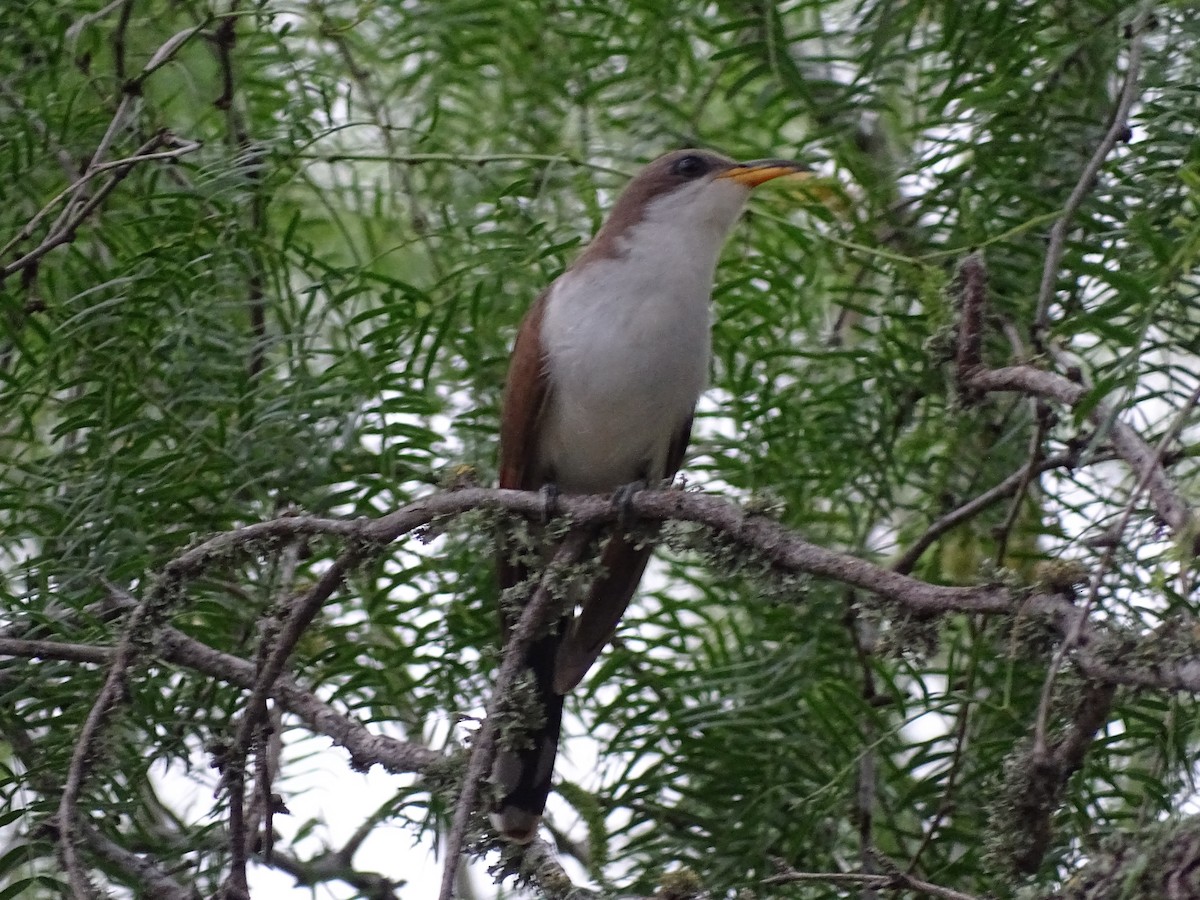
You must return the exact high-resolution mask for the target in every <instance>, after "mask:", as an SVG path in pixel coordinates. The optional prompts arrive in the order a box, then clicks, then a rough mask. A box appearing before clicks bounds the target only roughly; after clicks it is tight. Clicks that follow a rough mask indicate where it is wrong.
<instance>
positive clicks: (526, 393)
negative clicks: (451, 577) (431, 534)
mask: <svg viewBox="0 0 1200 900" xmlns="http://www.w3.org/2000/svg"><path fill="white" fill-rule="evenodd" d="M548 295H549V289H547V290H545V291H542V293H541V295H540V296H539V297H538V298H537V300H535V301H534V302H533V305H532V306H531V307H529V311H528V312H527V313H525V318H524V319H523V320H522V321H521V327H520V329H519V330H518V331H517V340H516V342H515V343H514V344H513V352H512V357H511V360H510V362H509V366H508V380H507V381H506V382H505V385H504V400H503V402H502V406H501V410H500V487H502V488H514V489H516V490H533V489H535V488H539V487H541V484H539V483H538V482H537V477H538V468H539V467H538V465H537V459H536V458H535V457H536V454H537V433H538V425H539V422H540V420H541V417H542V412H543V410H545V408H546V400H547V398H548V396H549V393H550V389H549V378H548V377H547V375H546V359H545V355H544V354H543V353H542V319H543V317H544V316H545V313H546V297H547V296H548ZM512 556H513V548H511V547H510V546H509V544H508V542H507V540H506V536H505V535H501V538H500V546H499V553H498V560H497V566H496V568H497V571H498V574H499V578H500V588H501V589H502V590H503V589H504V588H510V587H512V586H513V585H515V584H520V583H521V582H522V581H524V580H525V579H526V577H527V576H528V572H527V570H526V567H525V566H520V565H517V564H515V563H514V562H513V561H512ZM503 624H504V629H505V634H507V633H508V627H509V625H510V623H509V622H504V623H503Z"/></svg>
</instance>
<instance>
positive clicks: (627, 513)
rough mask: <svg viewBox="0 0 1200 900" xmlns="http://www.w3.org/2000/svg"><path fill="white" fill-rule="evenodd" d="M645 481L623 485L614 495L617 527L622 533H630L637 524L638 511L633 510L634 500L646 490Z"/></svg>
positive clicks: (613, 501) (613, 504)
mask: <svg viewBox="0 0 1200 900" xmlns="http://www.w3.org/2000/svg"><path fill="white" fill-rule="evenodd" d="M646 486H647V485H646V482H645V481H640V480H639V481H631V482H629V484H623V485H621V486H620V487H619V488H617V489H616V490H615V491H613V495H612V506H613V509H615V510H616V512H617V526H618V527H619V528H620V529H621V530H622V531H628V530H629V529H630V528H631V527H632V526H633V525H635V524H636V523H637V510H635V509H634V508H633V498H634V497H636V496H637V495H638V494H639V493H640V492H641V491H644V490H646Z"/></svg>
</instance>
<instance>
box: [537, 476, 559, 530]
mask: <svg viewBox="0 0 1200 900" xmlns="http://www.w3.org/2000/svg"><path fill="white" fill-rule="evenodd" d="M538 493H540V494H541V495H542V524H543V525H547V524H549V522H550V520H551V519H553V518H554V517H555V516H557V515H558V513H559V509H558V485H557V484H555V483H554V482H553V481H548V482H546V483H545V484H543V485H542V486H541V488H540V489H539V490H538Z"/></svg>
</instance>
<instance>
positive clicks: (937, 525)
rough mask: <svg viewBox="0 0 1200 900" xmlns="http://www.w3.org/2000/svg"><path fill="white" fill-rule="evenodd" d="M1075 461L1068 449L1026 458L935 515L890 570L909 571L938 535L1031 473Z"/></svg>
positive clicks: (1012, 489)
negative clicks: (995, 480) (986, 486)
mask: <svg viewBox="0 0 1200 900" xmlns="http://www.w3.org/2000/svg"><path fill="white" fill-rule="evenodd" d="M1077 463H1078V459H1077V458H1076V457H1075V454H1072V453H1060V454H1058V455H1055V456H1050V457H1047V458H1046V459H1043V460H1041V461H1040V462H1038V461H1036V460H1030V461H1029V462H1028V463H1026V464H1025V465H1023V466H1022V467H1021V468H1020V469H1018V470H1017V471H1016V472H1014V473H1013V474H1011V475H1009V476H1008V477H1007V478H1005V479H1004V480H1003V481H1002V482H1000V483H999V484H998V485H996V486H995V487H993V488H990V489H988V490H986V491H984V492H983V493H982V494H980V495H979V496H978V497H974V498H972V499H971V500H968V501H967V502H966V503H964V504H962V505H961V506H959V507H957V508H955V509H953V510H951V511H950V512H948V513H946V514H945V515H944V516H941V517H940V518H938V519H936V520H935V521H934V522H933V523H932V524H931V525H930V526H929V527H928V528H926V529H925V531H924V533H923V534H922V535H921V536H920V537H919V538H917V539H916V540H915V541H913V543H912V545H911V546H910V547H909V548H908V549H907V550H905V551H904V554H903V555H902V556H901V557H900V558H899V559H898V560H896V561H895V562H894V563H892V571H893V572H899V573H901V574H902V575H907V574H909V573H910V572H912V570H913V568H914V567H915V566H916V564H917V562H918V561H919V560H920V558H921V556H922V555H924V553H925V551H926V550H928V549H929V548H930V547H931V546H933V543H934V542H935V541H936V540H937V539H938V538H939V537H941V536H942V535H943V534H945V533H946V532H947V531H949V530H950V529H951V528H954V527H955V526H956V525H961V524H962V523H963V522H966V521H969V520H970V519H972V518H974V517H975V516H977V515H979V513H981V512H983V511H984V510H985V509H987V508H988V507H989V506H992V505H993V504H995V503H997V502H999V501H1000V500H1003V499H1004V498H1005V497H1008V496H1011V495H1012V494H1014V493H1016V492H1017V491H1019V490H1021V487H1022V485H1024V484H1026V483H1027V482H1028V480H1029V479H1030V478H1031V477H1032V476H1034V475H1040V474H1041V473H1043V472H1048V471H1050V470H1051V469H1061V468H1071V467H1073V466H1075V465H1076V464H1077Z"/></svg>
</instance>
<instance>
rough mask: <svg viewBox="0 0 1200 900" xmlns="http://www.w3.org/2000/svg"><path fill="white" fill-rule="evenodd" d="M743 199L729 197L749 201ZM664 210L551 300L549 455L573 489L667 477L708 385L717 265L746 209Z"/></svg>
mask: <svg viewBox="0 0 1200 900" xmlns="http://www.w3.org/2000/svg"><path fill="white" fill-rule="evenodd" d="M743 198H744V193H737V194H734V193H731V194H730V196H729V197H728V199H727V200H726V201H725V202H726V203H728V204H733V203H735V202H736V204H737V207H738V208H740V205H741V201H742V199H743ZM722 199H725V198H722ZM652 212H653V211H652ZM660 212H664V211H660ZM670 212H672V210H669V209H668V210H665V213H670ZM658 218H659V217H657V216H655V215H653V214H650V215H647V216H646V217H645V219H643V221H642V223H641V224H639V225H636V226H634V227H633V228H632V229H631V233H630V234H629V235H628V236H627V237H626V238H625V244H624V247H623V248H622V249H623V250H624V251H625V253H624V255H622V256H621V257H620V258H617V259H601V260H596V261H593V262H591V263H589V264H587V265H586V266H583V267H582V268H580V269H578V270H572V271H569V272H567V273H566V274H565V275H563V276H562V277H561V278H560V279H559V280H558V281H557V282H556V283H555V285H554V286H553V288H552V289H551V293H550V296H549V297H548V298H547V307H546V313H545V318H544V319H543V322H542V332H541V334H542V346H543V349H544V351H545V353H546V356H547V359H548V374H549V377H550V384H551V394H550V403H549V406H548V408H547V410H546V414H545V419H544V420H543V428H542V430H541V438H540V443H539V447H538V458H539V459H540V460H541V462H542V463H543V465H545V466H546V467H548V468H549V469H551V470H552V474H553V477H554V479H555V480H556V482H557V483H558V485H559V487H560V488H562V489H563V490H567V491H573V492H603V491H610V490H613V489H614V488H616V487H619V486H621V485H623V484H628V483H629V482H631V481H634V480H636V479H638V478H642V477H648V478H649V479H650V480H651V481H654V480H657V479H659V478H662V477H663V475H664V472H663V469H664V467H665V461H666V456H667V451H668V448H669V447H670V444H671V441H672V440H673V438H674V437H675V435H676V434H677V433H678V432H679V429H680V428H681V427H682V426H683V424H684V423H685V422H686V421H687V419H688V417H689V416H690V415H691V414H692V410H693V409H694V408H695V406H696V400H697V399H698V398H699V396H700V393H701V391H703V390H704V387H705V385H706V384H707V381H708V366H709V356H710V353H711V340H712V339H711V326H710V318H709V317H710V311H709V307H710V297H711V293H712V281H713V272H714V269H715V267H716V260H717V255H718V253H719V252H720V249H721V245H722V244H723V243H724V240H725V236H726V234H727V232H728V229H729V226H730V225H731V224H732V221H733V219H735V218H736V210H735V211H734V212H733V214H732V215H729V216H722V217H719V218H717V219H716V220H714V222H713V227H700V228H696V227H669V226H665V227H664V226H663V225H662V223H661V222H660V221H658ZM726 219H728V221H726ZM685 224H689V225H692V226H694V225H695V223H685Z"/></svg>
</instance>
